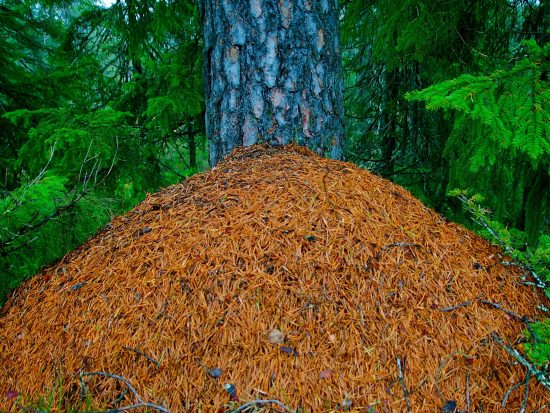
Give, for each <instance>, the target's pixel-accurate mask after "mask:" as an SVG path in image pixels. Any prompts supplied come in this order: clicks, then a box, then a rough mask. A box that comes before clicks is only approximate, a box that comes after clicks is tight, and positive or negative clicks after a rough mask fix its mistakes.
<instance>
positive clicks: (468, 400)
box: [466, 371, 471, 413]
mask: <svg viewBox="0 0 550 413" xmlns="http://www.w3.org/2000/svg"><path fill="white" fill-rule="evenodd" d="M466 412H467V413H470V412H471V410H470V372H469V371H466Z"/></svg>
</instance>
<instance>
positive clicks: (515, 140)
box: [406, 40, 550, 172]
mask: <svg viewBox="0 0 550 413" xmlns="http://www.w3.org/2000/svg"><path fill="white" fill-rule="evenodd" d="M524 47H525V54H526V55H527V57H526V58H524V59H522V60H521V61H519V62H518V63H517V64H516V65H515V66H514V67H513V68H512V69H510V70H498V71H496V72H494V73H492V74H490V75H489V76H473V75H468V74H466V75H461V76H459V77H457V78H455V79H451V80H448V81H444V82H441V83H438V84H435V85H433V86H430V87H428V88H426V89H423V90H421V91H415V92H410V93H407V95H406V97H407V98H408V99H410V100H416V101H426V108H427V109H430V110H435V109H443V110H445V111H450V110H454V111H455V112H458V114H464V115H467V116H469V117H470V118H471V119H473V120H474V121H476V122H479V124H480V125H481V129H482V134H476V136H474V137H472V138H474V139H475V142H472V144H473V146H475V148H476V150H475V151H474V152H473V156H472V158H471V160H470V162H469V164H470V168H471V170H472V171H473V172H478V171H479V170H480V169H481V168H483V167H484V166H486V165H487V164H488V165H491V166H492V165H494V163H495V161H496V158H497V157H496V154H495V152H496V151H502V150H510V152H511V153H512V154H513V155H514V156H525V157H526V158H527V159H528V160H529V162H530V163H531V164H532V167H534V168H537V167H538V165H539V164H540V163H544V162H547V160H545V159H544V158H545V157H548V156H550V134H549V132H550V108H549V107H548V103H547V102H548V101H549V100H550V91H549V90H548V83H547V81H546V80H544V79H545V78H544V76H545V73H546V72H548V70H549V69H550V65H549V64H548V61H549V59H550V44H547V45H545V46H544V48H541V47H539V46H538V45H537V44H536V42H535V41H533V40H530V41H525V42H524ZM459 118H460V116H459ZM458 122H460V121H458ZM458 136H460V135H459V134H455V139H458Z"/></svg>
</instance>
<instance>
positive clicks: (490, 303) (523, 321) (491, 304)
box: [480, 300, 533, 323]
mask: <svg viewBox="0 0 550 413" xmlns="http://www.w3.org/2000/svg"><path fill="white" fill-rule="evenodd" d="M480 302H482V303H483V304H487V305H490V306H491V307H494V308H496V309H498V310H501V311H504V312H505V313H506V314H508V315H509V316H510V317H513V318H515V319H516V320H518V321H521V322H522V323H532V322H533V321H532V320H530V319H529V317H527V316H525V317H521V316H519V315H517V314H516V313H514V312H513V311H510V310H508V309H506V308H504V307H502V306H501V305H500V304H497V303H493V302H491V301H487V300H480Z"/></svg>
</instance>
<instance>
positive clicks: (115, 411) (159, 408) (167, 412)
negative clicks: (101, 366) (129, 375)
mask: <svg viewBox="0 0 550 413" xmlns="http://www.w3.org/2000/svg"><path fill="white" fill-rule="evenodd" d="M85 376H101V377H107V378H110V379H115V380H119V381H121V382H123V383H124V384H125V385H126V387H127V388H128V390H130V392H131V393H132V394H133V395H134V397H135V398H136V401H137V403H134V404H131V405H129V406H122V407H117V408H115V409H109V410H102V411H94V412H86V413H122V412H125V411H127V410H134V409H139V408H146V409H152V410H156V411H159V412H162V413H170V410H168V409H167V408H166V407H164V406H161V405H159V404H155V403H150V402H146V401H143V399H142V398H141V396H140V395H139V393H138V392H137V390H136V389H135V388H134V386H132V384H131V383H130V382H129V381H128V379H126V378H124V377H122V376H119V375H118V374H111V373H105V372H101V371H98V372H85V371H82V372H80V381H81V383H83V382H84V380H83V377H85Z"/></svg>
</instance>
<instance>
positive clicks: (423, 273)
mask: <svg viewBox="0 0 550 413" xmlns="http://www.w3.org/2000/svg"><path fill="white" fill-rule="evenodd" d="M501 259H502V257H501V256H500V255H499V251H498V250H497V249H496V248H494V247H491V246H490V245H489V244H488V243H487V242H485V241H483V240H482V239H480V238H479V237H477V236H476V235H474V234H473V233H471V232H470V231H467V230H466V229H464V228H462V227H460V226H458V225H455V224H452V223H449V222H446V221H445V220H444V219H443V218H441V217H440V216H439V215H437V214H436V213H434V212H433V211H431V210H430V209H428V208H426V207H425V206H423V205H422V203H420V202H419V201H418V200H416V199H415V198H413V197H412V196H411V195H410V194H409V193H408V192H407V191H405V190H404V189H402V188H400V187H399V186H396V185H394V184H392V183H390V182H388V181H386V180H383V179H380V178H378V177H376V176H373V175H371V174H370V173H369V172H367V171H364V170H361V169H359V168H357V167H355V166H353V165H351V164H348V163H343V162H338V161H332V160H327V159H323V158H320V157H318V156H316V155H314V154H313V153H312V152H310V151H308V150H306V149H303V148H300V147H292V146H291V147H283V148H277V149H276V148H271V147H266V146H257V147H251V148H247V149H239V150H236V151H234V152H233V154H232V155H231V156H230V157H229V158H228V159H226V160H225V161H224V162H223V163H221V164H220V165H219V166H218V167H216V168H215V169H214V170H212V171H210V172H207V173H204V174H201V175H196V176H194V177H192V178H190V179H188V180H186V181H185V182H184V183H182V184H179V185H175V186H172V187H170V188H167V189H165V190H163V191H161V192H159V193H157V194H153V195H150V196H149V197H148V198H147V199H146V200H145V201H144V202H143V203H141V204H140V205H138V206H137V207H136V208H135V209H134V210H132V211H130V212H129V213H127V214H126V215H124V216H121V217H118V218H116V219H115V220H113V221H112V222H111V223H110V224H109V225H108V227H107V228H106V229H105V230H104V231H102V232H100V233H99V234H98V235H97V236H95V237H94V238H92V239H91V240H90V241H88V242H87V243H86V244H85V245H83V246H82V247H81V248H79V249H78V250H76V251H74V252H73V253H71V254H69V255H68V256H67V257H66V258H65V259H64V260H62V261H61V262H59V263H58V264H57V265H55V266H53V267H51V268H49V269H47V270H46V271H44V272H43V274H41V275H40V276H38V277H35V278H34V279H32V280H30V281H29V282H27V283H26V284H25V285H23V286H22V287H21V288H20V289H19V290H18V291H17V292H16V293H15V295H14V296H13V297H12V298H11V299H10V301H9V302H8V304H7V305H6V307H5V308H4V311H5V315H4V316H3V317H1V318H0V391H1V392H2V397H1V401H0V410H2V409H6V408H7V409H10V408H14V406H15V405H16V403H22V402H24V400H26V399H25V397H37V396H39V395H42V396H48V395H49V396H52V397H54V398H58V397H61V396H62V397H63V398H65V399H66V400H71V401H73V402H77V401H78V399H79V397H80V396H81V394H83V393H86V394H87V395H88V397H92V398H93V400H94V403H96V404H99V406H100V407H102V408H103V407H109V403H116V406H121V405H129V404H132V403H133V401H132V394H131V393H126V395H125V393H124V392H122V390H123V389H124V385H123V384H122V383H121V382H117V380H114V379H112V378H107V377H101V376H93V377H90V376H85V377H83V379H82V380H81V379H80V378H79V373H80V372H82V371H86V372H107V373H112V374H117V375H120V376H123V377H125V378H126V379H128V380H129V382H130V383H131V384H132V385H133V386H134V387H135V389H136V391H137V392H138V393H139V394H140V395H141V397H142V398H143V400H145V401H149V402H154V403H158V404H164V405H165V406H167V408H169V409H170V410H171V411H172V412H181V411H186V410H208V409H209V406H216V407H217V408H219V407H220V406H223V405H224V404H227V403H228V402H229V394H228V392H227V391H226V390H225V389H224V386H223V384H225V383H233V384H234V385H235V388H236V391H237V395H238V397H239V398H240V401H241V403H243V402H246V401H249V400H255V399H262V398H263V399H267V398H273V399H278V400H280V401H281V402H283V403H285V404H287V405H288V406H291V407H293V408H297V407H301V408H303V409H304V410H309V411H325V410H331V409H333V410H336V409H338V408H341V406H340V405H341V404H342V402H343V400H347V401H348V402H349V401H351V403H352V404H351V406H352V409H353V408H355V409H358V410H359V409H360V410H361V411H367V410H368V409H369V408H370V410H368V411H376V412H402V411H407V410H408V409H409V407H407V404H410V409H412V411H413V412H436V411H442V409H443V411H448V412H450V411H452V406H453V405H454V402H456V405H457V407H458V409H460V411H467V410H468V411H470V412H474V411H475V412H481V411H483V412H497V411H506V412H515V411H519V410H520V409H521V407H522V404H523V403H524V394H525V390H524V387H519V386H518V387H516V388H514V389H513V390H512V391H510V392H508V394H506V393H507V391H508V390H509V389H510V388H511V387H512V386H514V384H516V383H519V382H521V381H522V380H524V378H525V370H524V368H523V367H522V366H521V365H518V364H517V363H516V360H515V359H514V358H512V357H510V356H509V355H508V354H507V353H506V351H505V350H504V349H503V347H502V346H501V344H507V345H509V346H511V347H515V348H518V349H520V350H521V348H522V344H521V343H522V341H523V333H522V331H523V330H524V328H525V325H524V324H522V323H521V321H520V320H518V319H517V318H516V317H515V316H513V315H511V313H514V314H516V315H518V316H519V317H523V316H529V317H531V318H536V317H537V314H536V311H537V310H536V307H537V305H538V304H540V303H541V302H540V301H539V300H542V298H540V297H538V296H537V293H536V292H535V291H533V290H532V289H530V288H529V287H526V286H524V285H522V284H521V274H520V273H519V272H518V271H517V270H514V269H512V268H510V267H504V266H502V265H500V264H499V261H500V260H501ZM491 303H493V304H491ZM495 304H496V305H495ZM546 305H548V304H546ZM499 307H500V308H499ZM503 309H505V310H508V311H509V312H506V311H504V310H503ZM279 331H280V332H282V333H283V334H284V338H283V337H281V334H279V333H278V332H279ZM281 339H282V341H281ZM499 341H501V344H499ZM146 356H147V357H146ZM216 369H221V370H216ZM220 373H221V376H220V377H216V376H219V375H220ZM83 382H86V383H87V385H86V386H83V387H81V386H82V384H83ZM84 387H85V388H84ZM52 389H53V390H52ZM15 392H17V393H18V394H19V399H18V400H17V401H14V399H13V396H14V395H15ZM7 393H9V394H8V395H9V396H10V397H8V398H9V399H10V400H8V401H6V397H5V395H6V394H7ZM60 395H61V396H60ZM528 395H529V397H528V401H527V406H528V411H533V410H534V409H537V408H540V407H541V406H542V405H543V404H544V403H545V402H547V401H548V393H545V390H544V389H543V388H542V387H541V386H540V385H539V384H538V383H536V382H535V381H534V380H532V381H531V383H530V386H529V393H528ZM117 396H121V397H117ZM505 396H507V400H506V407H505V408H502V407H501V405H502V404H503V398H505ZM120 399H122V400H120ZM134 401H135V400H134ZM348 402H344V405H346V404H348ZM110 407H113V405H112V404H111V405H110Z"/></svg>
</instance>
